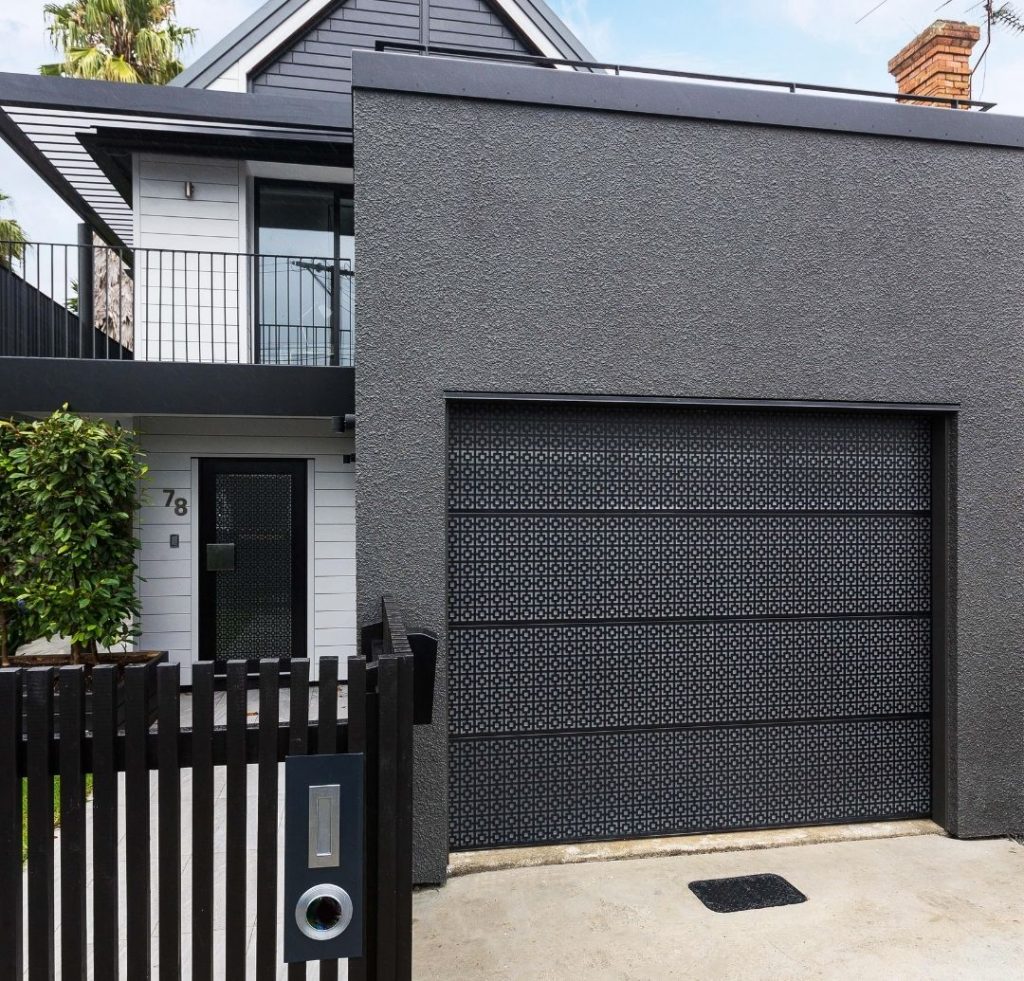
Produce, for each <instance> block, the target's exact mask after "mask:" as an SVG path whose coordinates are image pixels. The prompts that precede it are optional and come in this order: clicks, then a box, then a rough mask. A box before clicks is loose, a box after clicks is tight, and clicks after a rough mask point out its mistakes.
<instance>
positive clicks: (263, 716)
mask: <svg viewBox="0 0 1024 981" xmlns="http://www.w3.org/2000/svg"><path fill="white" fill-rule="evenodd" d="M280 670H281V669H280V665H279V662H277V661H270V660H264V661H260V680H259V684H260V722H259V726H260V729H259V798H258V801H257V805H256V807H257V827H256V849H257V851H256V881H257V883H259V884H260V887H258V888H257V890H256V978H257V981H273V979H274V978H276V977H277V925H278V916H277V890H276V889H268V888H265V887H263V884H264V883H268V882H276V881H277V807H278V779H277V768H278V762H277V727H278V722H279V716H280V714H281V713H280V701H279V699H280Z"/></svg>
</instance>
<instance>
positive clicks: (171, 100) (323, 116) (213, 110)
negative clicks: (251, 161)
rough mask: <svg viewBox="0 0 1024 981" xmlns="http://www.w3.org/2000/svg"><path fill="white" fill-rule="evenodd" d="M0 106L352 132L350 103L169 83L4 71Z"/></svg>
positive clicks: (349, 101)
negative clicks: (90, 78)
mask: <svg viewBox="0 0 1024 981" xmlns="http://www.w3.org/2000/svg"><path fill="white" fill-rule="evenodd" d="M0 105H6V106H19V107H33V108H45V109H57V110H60V109H63V110H66V111H67V112H68V113H97V114H115V115H122V116H140V117H143V118H144V117H147V116H159V117H163V118H166V119H182V120H188V119H195V120H201V121H203V122H205V123H206V124H207V125H217V124H218V123H222V124H232V125H235V124H237V125H250V126H254V127H258V126H278V127H281V128H285V129H295V130H303V129H311V130H337V131H345V132H350V131H351V129H352V103H351V100H350V99H348V98H346V97H344V96H338V97H337V98H335V99H330V100H328V99H318V98H308V97H306V98H303V97H296V96H285V95H270V96H268V95H258V96H257V95H252V94H249V93H245V92H217V91H213V90H210V89H187V88H173V87H171V86H168V85H126V84H124V83H123V82H95V81H86V80H83V79H78V78H53V77H48V76H44V75H22V74H15V73H13V72H0Z"/></svg>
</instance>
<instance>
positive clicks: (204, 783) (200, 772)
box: [191, 661, 213, 981]
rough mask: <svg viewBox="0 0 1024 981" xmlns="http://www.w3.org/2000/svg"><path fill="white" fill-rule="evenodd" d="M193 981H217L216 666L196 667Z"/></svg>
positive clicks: (193, 801)
mask: <svg viewBox="0 0 1024 981" xmlns="http://www.w3.org/2000/svg"><path fill="white" fill-rule="evenodd" d="M191 748H192V979H193V981H213V664H212V663H211V662H209V661H206V662H204V663H200V664H193V665H192V747H191Z"/></svg>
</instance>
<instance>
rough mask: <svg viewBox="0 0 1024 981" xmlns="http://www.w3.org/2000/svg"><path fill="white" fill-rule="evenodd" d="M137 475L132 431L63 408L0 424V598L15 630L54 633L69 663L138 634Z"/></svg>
mask: <svg viewBox="0 0 1024 981" xmlns="http://www.w3.org/2000/svg"><path fill="white" fill-rule="evenodd" d="M145 473H146V467H145V465H144V464H143V462H142V457H141V454H140V453H139V450H138V446H137V444H136V441H135V434H134V433H133V432H132V431H130V430H126V429H123V428H122V427H120V426H118V425H111V424H110V423H107V422H105V421H103V420H89V419H83V418H82V417H80V416H77V415H75V414H74V413H72V412H69V411H68V410H67V406H65V407H64V408H62V409H60V410H58V411H57V412H54V413H53V415H51V416H50V417H49V418H47V419H43V420H39V421H32V422H10V423H3V424H2V428H0V478H2V483H3V484H4V488H3V490H2V491H0V495H2V496H0V510H2V511H3V518H2V519H0V538H2V540H3V541H4V543H5V544H8V543H9V548H8V549H5V552H6V554H7V556H8V557H7V559H6V561H5V563H4V565H3V566H0V575H2V576H3V579H0V605H2V606H3V607H4V609H5V611H6V614H7V615H6V617H5V619H6V621H7V622H8V623H10V622H11V620H12V619H13V620H14V622H15V623H19V624H20V625H21V626H20V628H19V631H18V632H19V633H20V634H21V635H22V636H25V634H26V631H27V629H28V628H29V627H31V633H32V634H33V635H34V636H45V637H52V636H54V635H56V634H60V635H61V636H63V637H65V638H67V639H68V640H69V641H70V642H71V652H72V661H73V662H74V663H78V662H79V661H80V660H81V658H82V656H83V655H93V656H94V655H95V654H96V652H97V650H98V648H99V647H113V646H115V645H118V644H122V643H124V642H125V641H127V640H129V639H130V638H132V637H133V636H135V635H136V634H137V632H138V631H137V622H138V617H139V607H138V600H137V596H136V564H135V555H136V549H137V548H138V542H137V541H136V538H135V534H134V529H133V516H134V513H135V509H136V508H137V507H138V504H139V501H138V494H139V482H140V481H141V480H142V478H143V477H144V476H145ZM8 633H9V631H8ZM4 653H5V656H6V654H7V653H8V651H5V652H4Z"/></svg>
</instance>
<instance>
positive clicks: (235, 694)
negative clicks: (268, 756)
mask: <svg viewBox="0 0 1024 981" xmlns="http://www.w3.org/2000/svg"><path fill="white" fill-rule="evenodd" d="M248 667H249V665H248V662H246V661H228V667H227V710H228V711H227V730H228V731H227V752H228V761H227V820H226V821H225V824H224V837H225V844H224V854H225V874H224V896H225V900H224V907H225V908H224V975H225V977H228V978H233V977H244V976H245V942H246V939H247V938H246V935H245V933H246V931H245V919H246V911H247V910H246V890H245V846H246V799H245V798H246V756H245V729H246V721H245V711H246V694H245V692H246V681H247V678H246V674H247V671H248Z"/></svg>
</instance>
